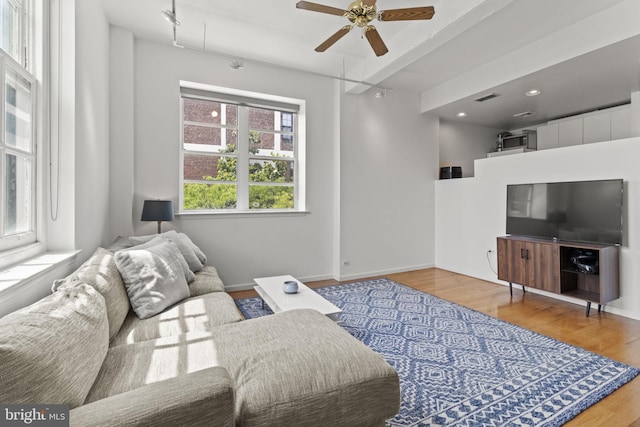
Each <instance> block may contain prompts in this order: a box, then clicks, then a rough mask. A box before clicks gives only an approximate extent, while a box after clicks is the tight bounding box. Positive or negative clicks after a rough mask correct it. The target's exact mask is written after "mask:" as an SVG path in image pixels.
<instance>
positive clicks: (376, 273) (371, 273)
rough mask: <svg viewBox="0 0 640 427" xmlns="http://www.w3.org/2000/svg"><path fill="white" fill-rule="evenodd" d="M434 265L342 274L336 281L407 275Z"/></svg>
mask: <svg viewBox="0 0 640 427" xmlns="http://www.w3.org/2000/svg"><path fill="white" fill-rule="evenodd" d="M434 267H435V265H434V264H422V265H411V266H406V267H398V268H388V269H385V270H375V271H363V272H361V273H351V274H341V275H340V276H339V277H338V278H336V280H338V281H340V282H344V281H346V280H357V279H365V278H367V277H375V276H384V275H386V274H394V273H406V272H407V271H414V270H424V269H427V268H434Z"/></svg>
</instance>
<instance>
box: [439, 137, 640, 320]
mask: <svg viewBox="0 0 640 427" xmlns="http://www.w3.org/2000/svg"><path fill="white" fill-rule="evenodd" d="M639 158H640V138H630V139H623V140H617V141H608V142H601V143H595V144H587V145H578V146H573V147H566V148H558V149H553V150H544V151H537V152H529V153H523V154H514V155H510V156H504V157H496V158H490V159H482V160H476V163H475V171H476V174H475V177H474V178H463V179H455V180H446V181H438V182H436V198H435V206H436V266H437V267H438V268H442V269H445V270H450V271H454V272H457V273H461V274H465V275H468V276H472V277H477V278H480V279H484V280H488V281H492V282H496V283H502V284H506V283H504V282H500V281H498V280H497V276H496V274H494V272H493V271H492V270H491V267H492V268H493V269H497V265H496V263H497V259H496V256H495V253H496V237H498V236H503V235H504V234H505V224H506V186H507V184H519V183H534V182H554V181H581V180H595V179H616V178H622V179H624V181H625V187H624V190H625V198H624V204H625V215H624V217H623V221H624V238H623V245H622V247H621V248H620V298H619V299H617V300H615V301H613V302H611V303H609V304H607V307H606V311H609V312H612V313H615V314H620V315H623V316H627V317H631V318H634V319H640V305H639V304H638V301H640V263H638V260H639V259H640V220H639V218H640V168H638V160H637V159H639ZM488 250H493V253H492V254H491V255H490V257H489V260H488V259H487V251H488ZM489 262H490V263H491V267H490V264H489ZM531 291H532V292H539V293H543V294H544V295H547V296H551V297H554V298H560V299H564V300H567V301H571V302H575V303H577V304H582V305H584V304H585V302H584V301H581V300H575V299H570V298H566V297H563V296H559V295H556V294H551V293H545V292H542V291H538V290H535V289H531ZM505 292H508V290H506V289H505Z"/></svg>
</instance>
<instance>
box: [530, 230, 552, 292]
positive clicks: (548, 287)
mask: <svg viewBox="0 0 640 427" xmlns="http://www.w3.org/2000/svg"><path fill="white" fill-rule="evenodd" d="M527 246H528V250H529V260H528V266H527V267H528V279H529V284H528V286H530V287H532V288H536V289H541V290H544V291H549V292H556V293H560V257H559V252H558V251H559V250H558V245H554V244H546V243H535V242H533V243H527Z"/></svg>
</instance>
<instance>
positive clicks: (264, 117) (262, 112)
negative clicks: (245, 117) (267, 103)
mask: <svg viewBox="0 0 640 427" xmlns="http://www.w3.org/2000/svg"><path fill="white" fill-rule="evenodd" d="M276 117H280V113H279V112H277V111H273V110H267V109H264V108H256V107H249V128H250V129H259V130H276ZM277 129H278V130H279V128H277Z"/></svg>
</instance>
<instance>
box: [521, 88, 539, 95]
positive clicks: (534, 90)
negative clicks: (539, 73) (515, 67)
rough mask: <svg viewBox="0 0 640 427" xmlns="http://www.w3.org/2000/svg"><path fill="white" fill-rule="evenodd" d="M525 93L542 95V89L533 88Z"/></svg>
mask: <svg viewBox="0 0 640 427" xmlns="http://www.w3.org/2000/svg"><path fill="white" fill-rule="evenodd" d="M524 94H525V95H527V96H536V95H540V91H539V90H538V89H531V90H530V91H527V92H525V93H524Z"/></svg>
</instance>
